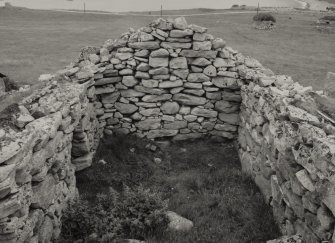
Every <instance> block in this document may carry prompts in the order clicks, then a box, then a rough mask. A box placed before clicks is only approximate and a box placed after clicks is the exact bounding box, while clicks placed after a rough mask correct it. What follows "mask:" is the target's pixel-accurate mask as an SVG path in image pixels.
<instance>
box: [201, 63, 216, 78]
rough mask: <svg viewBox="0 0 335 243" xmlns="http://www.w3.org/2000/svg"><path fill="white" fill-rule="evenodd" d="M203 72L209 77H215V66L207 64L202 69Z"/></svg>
mask: <svg viewBox="0 0 335 243" xmlns="http://www.w3.org/2000/svg"><path fill="white" fill-rule="evenodd" d="M204 74H206V75H207V76H209V77H216V75H217V71H216V68H215V67H214V66H212V65H209V66H207V67H206V68H205V69H204Z"/></svg>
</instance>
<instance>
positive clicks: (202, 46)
mask: <svg viewBox="0 0 335 243" xmlns="http://www.w3.org/2000/svg"><path fill="white" fill-rule="evenodd" d="M211 49H212V42H211V41H201V42H198V41H194V42H193V50H195V51H210V50H211Z"/></svg>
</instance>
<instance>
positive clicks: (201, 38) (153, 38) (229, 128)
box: [76, 18, 241, 140]
mask: <svg viewBox="0 0 335 243" xmlns="http://www.w3.org/2000/svg"><path fill="white" fill-rule="evenodd" d="M225 46H226V44H225V41H223V40H222V39H215V38H214V37H213V36H212V35H210V34H208V33H207V29H206V28H203V27H199V26H196V25H188V24H187V23H186V21H185V19H184V18H177V19H176V20H173V21H172V20H171V21H169V20H164V19H159V20H157V21H156V22H154V23H152V24H151V25H150V26H148V27H144V28H141V29H139V30H138V31H134V30H130V31H129V32H127V33H125V34H123V35H122V37H121V39H119V40H115V41H107V42H106V43H105V44H104V46H103V47H102V48H101V49H100V50H94V51H93V53H91V54H88V55H86V60H85V58H83V59H84V60H82V62H81V63H85V62H87V60H88V61H91V62H93V63H94V64H96V65H98V66H99V71H98V72H95V73H94V74H93V72H91V73H89V72H86V70H81V71H80V72H79V73H77V74H76V75H77V78H78V79H80V81H81V82H85V81H86V80H87V79H91V78H92V79H94V81H95V84H94V86H95V90H96V91H95V94H96V95H97V96H98V97H97V100H96V102H95V105H96V107H98V113H97V114H98V119H99V122H100V125H101V126H102V127H104V132H105V134H110V135H112V134H114V133H121V134H130V133H133V134H137V135H138V136H141V137H147V138H149V139H152V138H160V137H174V139H175V140H183V139H188V138H200V137H203V136H205V135H207V134H210V135H212V136H214V137H216V138H221V139H222V138H228V139H232V138H234V137H235V136H236V132H237V124H238V116H237V114H238V111H239V106H240V102H241V99H240V91H239V86H238V85H237V84H238V73H237V70H236V68H235V62H234V61H233V60H232V58H233V52H232V51H231V50H230V49H229V48H226V47H225ZM85 74H87V75H86V76H85ZM225 116H227V117H229V118H230V119H229V118H227V119H225Z"/></svg>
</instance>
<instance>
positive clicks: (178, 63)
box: [170, 57, 187, 69]
mask: <svg viewBox="0 0 335 243" xmlns="http://www.w3.org/2000/svg"><path fill="white" fill-rule="evenodd" d="M170 68H171V69H187V60H186V58H185V57H176V58H172V59H171V60H170Z"/></svg>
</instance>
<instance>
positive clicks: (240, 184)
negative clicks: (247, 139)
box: [77, 137, 280, 243]
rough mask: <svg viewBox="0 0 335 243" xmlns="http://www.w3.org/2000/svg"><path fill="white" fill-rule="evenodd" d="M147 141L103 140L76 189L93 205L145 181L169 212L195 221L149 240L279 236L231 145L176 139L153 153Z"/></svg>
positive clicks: (222, 242)
mask: <svg viewBox="0 0 335 243" xmlns="http://www.w3.org/2000/svg"><path fill="white" fill-rule="evenodd" d="M148 143H149V142H148V141H143V140H140V139H139V138H135V137H130V138H129V137H128V138H125V137H116V138H115V137H113V138H112V139H111V140H104V141H103V142H101V144H100V147H99V148H98V151H97V154H96V158H95V161H94V163H93V166H92V167H91V168H90V169H88V170H86V171H83V172H80V173H78V174H77V186H78V189H79V193H80V194H81V195H82V196H83V197H84V198H86V199H88V200H90V201H91V202H92V203H94V200H95V198H96V194H97V193H101V192H102V193H104V192H105V193H106V192H107V191H108V190H109V188H110V187H113V188H115V189H117V190H120V189H121V188H122V185H123V184H127V185H128V186H131V187H136V186H139V185H143V186H144V187H145V188H150V189H151V190H152V191H158V192H161V193H162V196H163V199H168V200H169V206H168V207H169V210H172V211H175V212H177V213H178V214H180V215H182V216H184V217H186V218H188V219H190V220H192V221H193V222H194V224H195V226H194V228H193V229H192V230H191V231H190V232H188V233H171V232H170V233H169V232H161V234H159V235H156V236H152V237H150V238H149V239H146V241H147V242H148V243H171V242H174V243H191V242H192V243H193V242H199V243H200V242H201V243H228V242H229V243H235V242H236V243H237V242H239V243H241V242H249V243H251V242H257V243H261V242H266V240H270V239H273V238H276V237H278V236H279V235H280V233H279V230H278V228H277V225H276V223H275V221H274V219H273V216H272V213H271V209H270V207H269V206H268V205H266V204H265V203H264V201H263V197H262V196H261V194H260V192H259V190H258V189H257V187H256V185H255V184H254V183H253V182H252V180H251V179H250V178H249V177H248V176H246V175H245V174H243V173H242V172H241V168H240V164H239V159H238V155H237V152H236V150H235V148H234V146H233V145H232V144H228V143H227V144H225V143H214V142H210V141H194V142H185V143H180V142H179V143H172V144H170V145H168V146H164V147H163V146H161V148H162V149H160V148H159V147H158V149H157V150H156V151H155V152H152V151H149V150H147V149H146V148H145V146H146V145H147V144H148ZM150 143H152V142H150ZM155 146H159V144H158V145H157V144H155ZM154 158H161V160H162V161H161V162H160V163H155V162H154ZM101 159H103V160H104V161H105V162H106V164H105V165H103V164H101V163H99V161H100V160H101Z"/></svg>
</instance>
